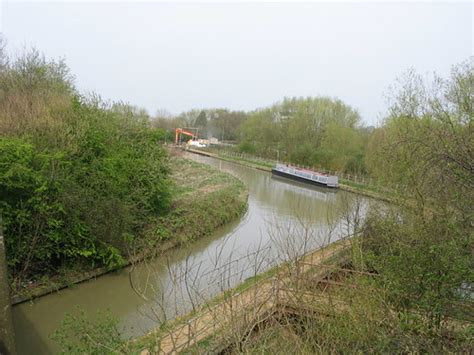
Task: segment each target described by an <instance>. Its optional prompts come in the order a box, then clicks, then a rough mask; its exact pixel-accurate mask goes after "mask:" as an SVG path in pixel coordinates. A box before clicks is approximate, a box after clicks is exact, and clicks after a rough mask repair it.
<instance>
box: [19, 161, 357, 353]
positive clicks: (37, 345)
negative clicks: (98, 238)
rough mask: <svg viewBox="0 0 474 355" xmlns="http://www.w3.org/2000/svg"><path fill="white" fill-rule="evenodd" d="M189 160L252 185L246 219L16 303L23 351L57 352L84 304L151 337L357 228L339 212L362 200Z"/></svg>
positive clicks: (90, 310)
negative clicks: (58, 333)
mask: <svg viewBox="0 0 474 355" xmlns="http://www.w3.org/2000/svg"><path fill="white" fill-rule="evenodd" d="M189 157H190V158H192V159H194V160H197V161H200V162H203V163H207V164H210V165H213V166H215V167H217V168H219V169H221V170H223V171H226V172H229V173H231V174H233V175H235V176H237V177H238V178H239V179H241V180H242V181H243V182H244V183H245V184H246V185H247V187H248V189H249V200H248V203H249V208H248V211H247V213H246V215H245V216H243V217H242V218H241V219H240V220H238V221H235V222H233V223H230V224H229V225H226V226H225V227H223V228H221V229H219V230H217V231H216V232H215V233H214V234H212V235H209V236H208V237H206V238H202V239H200V240H198V241H196V242H194V243H192V244H190V245H188V246H186V248H181V249H176V250H171V251H169V252H167V253H166V254H165V255H164V256H163V257H159V258H157V259H155V260H153V261H149V262H147V263H141V264H140V265H137V266H135V268H133V269H132V268H125V269H122V270H119V271H116V272H113V273H110V274H107V275H104V276H102V277H99V278H98V279H96V280H90V281H87V282H84V283H81V284H79V285H76V286H74V287H71V288H69V289H65V290H62V291H59V292H57V293H54V294H51V295H48V296H44V297H41V298H39V299H37V300H35V301H33V302H27V303H23V304H20V305H17V306H15V307H14V308H13V320H14V327H15V332H16V343H17V348H18V353H19V354H48V353H54V352H57V350H58V348H57V346H56V345H55V343H54V342H53V341H52V340H50V338H49V335H50V334H51V333H52V332H53V331H54V330H55V329H56V328H57V327H58V326H59V325H60V323H61V321H62V319H63V318H64V316H65V314H66V313H77V309H76V306H79V307H80V308H82V309H83V310H84V311H85V312H86V313H87V314H89V315H93V314H95V313H96V312H97V311H98V310H106V309H108V310H110V312H111V313H112V314H113V315H114V316H115V317H117V318H118V319H119V320H120V326H121V329H122V331H123V333H124V335H125V336H127V337H128V336H137V335H141V334H144V333H145V332H147V331H148V330H150V329H153V328H154V327H156V326H157V325H159V322H160V321H162V320H163V319H164V318H165V317H166V318H168V319H169V318H173V317H175V316H176V315H177V314H182V313H184V312H186V311H189V310H190V309H191V308H192V306H193V304H195V305H197V304H199V303H200V302H202V301H204V300H208V299H209V298H210V297H211V296H213V295H215V294H217V293H218V292H220V291H222V290H224V289H226V288H228V287H232V286H235V285H236V284H237V283H239V282H241V281H243V280H244V279H245V278H247V277H249V276H253V275H255V274H258V273H260V272H262V271H263V270H265V269H266V268H268V267H270V266H272V265H275V264H277V263H279V262H281V261H283V260H286V259H288V258H289V257H291V256H292V255H294V254H296V253H303V252H305V251H308V250H309V249H312V248H316V247H319V246H321V245H324V244H327V243H328V242H330V241H334V240H336V239H338V238H339V237H340V236H341V235H345V234H347V233H348V230H349V229H350V226H348V225H347V223H345V222H344V219H341V217H340V215H339V212H340V211H341V210H343V209H345V208H347V207H348V206H349V208H352V209H354V207H353V206H354V204H355V195H352V194H349V193H347V192H344V191H336V190H329V189H327V188H318V187H314V186H308V185H305V184H300V183H295V182H292V181H288V180H285V179H280V178H274V177H272V176H271V174H269V173H267V172H263V171H259V170H255V169H251V168H247V167H244V166H240V165H236V164H233V163H228V162H223V161H220V160H216V159H212V158H207V157H202V156H197V155H190V156H189ZM363 204H364V205H366V201H365V200H364V201H363ZM216 208H219V206H216ZM131 284H134V285H135V288H136V289H139V291H140V293H142V296H139V295H138V294H137V292H135V291H134V290H133V289H132V287H131ZM185 286H187V287H185Z"/></svg>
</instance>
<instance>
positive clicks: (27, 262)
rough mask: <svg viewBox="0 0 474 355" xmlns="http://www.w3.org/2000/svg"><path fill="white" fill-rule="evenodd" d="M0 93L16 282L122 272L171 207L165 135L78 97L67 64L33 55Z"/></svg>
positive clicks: (130, 114)
mask: <svg viewBox="0 0 474 355" xmlns="http://www.w3.org/2000/svg"><path fill="white" fill-rule="evenodd" d="M0 86H1V87H2V89H3V90H2V91H1V92H0V115H1V116H2V124H0V208H1V213H2V215H3V218H4V231H5V240H6V247H7V256H8V266H9V268H10V272H11V274H12V276H13V277H14V278H15V279H16V280H17V281H18V280H24V279H31V278H34V277H35V276H41V275H43V274H50V273H56V272H57V271H58V269H60V268H63V267H64V268H67V269H70V268H74V267H78V268H81V269H82V268H84V267H85V268H93V267H98V266H105V267H109V268H112V267H115V266H117V265H120V264H122V263H123V261H124V258H125V257H126V256H127V255H126V251H127V249H128V244H129V242H130V240H131V239H134V238H139V237H140V236H141V235H142V232H143V230H144V228H145V226H146V225H147V223H148V222H149V220H150V218H151V217H153V216H157V215H162V214H164V213H166V212H167V211H168V209H169V206H170V199H171V194H170V190H169V179H168V175H169V167H168V157H167V154H166V152H165V151H164V149H163V148H162V147H161V145H159V144H158V143H157V142H158V140H159V139H160V137H161V136H162V131H160V130H157V129H152V128H150V127H149V122H148V121H147V119H146V117H144V116H143V115H142V114H141V113H140V111H137V110H136V109H134V108H132V107H130V106H127V105H123V104H114V105H106V104H104V103H102V102H101V100H99V99H97V98H94V97H92V98H90V99H86V98H84V97H81V96H79V95H77V94H76V91H75V89H74V87H73V86H72V82H71V78H70V76H69V74H68V70H67V68H66V67H65V66H64V64H63V63H56V62H54V61H47V60H45V59H44V58H43V57H41V56H40V55H38V53H37V52H36V51H32V52H30V53H28V54H26V55H25V56H23V57H20V58H19V59H17V61H16V62H13V63H12V64H10V65H9V66H7V67H6V68H2V69H1V71H0ZM28 106H31V107H30V108H31V110H33V111H31V110H27V108H28ZM3 118H5V120H3Z"/></svg>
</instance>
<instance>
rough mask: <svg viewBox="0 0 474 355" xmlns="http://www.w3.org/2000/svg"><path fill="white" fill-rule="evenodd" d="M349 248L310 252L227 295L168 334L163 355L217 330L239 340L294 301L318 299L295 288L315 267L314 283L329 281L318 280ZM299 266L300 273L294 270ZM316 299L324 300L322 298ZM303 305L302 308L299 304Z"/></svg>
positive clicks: (340, 245) (339, 245) (162, 345)
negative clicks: (336, 257) (331, 260)
mask: <svg viewBox="0 0 474 355" xmlns="http://www.w3.org/2000/svg"><path fill="white" fill-rule="evenodd" d="M346 246H347V243H345V242H341V243H337V244H335V245H331V246H330V247H329V248H327V250H328V252H327V253H326V249H323V250H317V251H312V252H309V253H307V254H305V255H303V256H301V257H300V258H298V264H297V265H293V264H291V263H290V264H289V265H288V266H289V267H290V270H286V269H280V270H279V271H278V272H277V273H276V274H272V275H267V276H265V277H262V278H261V279H259V280H258V281H255V282H254V283H251V284H249V285H247V286H246V287H244V288H240V289H239V290H238V292H234V293H232V294H230V295H227V297H224V298H223V299H222V301H221V302H219V303H216V304H213V305H212V306H208V307H205V308H204V309H203V310H202V311H201V312H199V314H198V315H196V316H194V317H193V318H191V319H188V320H187V321H185V322H184V323H181V325H179V326H178V327H175V328H173V329H169V330H168V331H167V332H166V334H165V335H164V336H163V337H162V338H161V341H160V353H165V354H169V353H177V352H180V351H182V350H184V349H186V348H187V347H189V346H192V345H194V344H196V343H198V342H199V341H201V340H203V339H205V338H207V337H208V336H210V335H212V334H214V333H215V332H216V331H221V333H220V335H219V337H220V338H227V339H229V337H230V338H232V339H233V340H237V339H238V337H239V336H241V335H242V332H243V333H246V332H247V331H248V329H250V328H253V327H254V326H255V324H257V323H259V322H261V321H263V320H265V319H267V318H268V317H270V316H271V315H272V314H274V313H275V312H276V311H277V310H278V309H279V308H280V307H285V306H289V305H290V306H292V307H296V306H298V302H296V303H295V302H294V301H295V300H296V299H301V296H304V297H311V296H315V294H314V293H312V292H309V291H304V290H299V289H297V288H295V287H294V285H295V284H296V285H298V284H299V281H303V280H307V279H306V278H305V277H306V276H305V275H306V273H307V272H308V271H310V270H311V268H314V267H316V269H317V270H318V272H316V274H314V273H313V279H312V280H313V284H314V280H316V281H315V282H325V281H324V280H323V277H319V278H318V275H319V274H324V275H327V270H329V269H332V268H337V267H336V266H335V265H326V264H325V263H324V262H325V261H327V260H329V259H331V258H332V257H333V256H334V255H336V254H337V253H339V252H340V251H341V250H343V249H344V248H346ZM317 253H318V254H317ZM316 254H317V255H316ZM295 267H296V268H297V270H294V268H295ZM342 270H344V272H346V273H347V272H351V270H347V269H342ZM288 271H289V272H288ZM319 276H321V275H319ZM295 295H297V296H298V297H295ZM316 297H321V295H317V296H316ZM299 306H302V305H301V304H299ZM223 329H227V334H226V333H225V332H223ZM236 329H239V330H240V332H239V331H236Z"/></svg>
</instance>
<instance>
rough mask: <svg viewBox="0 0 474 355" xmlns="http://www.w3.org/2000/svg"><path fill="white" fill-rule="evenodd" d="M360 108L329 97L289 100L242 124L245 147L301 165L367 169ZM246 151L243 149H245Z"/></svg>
mask: <svg viewBox="0 0 474 355" xmlns="http://www.w3.org/2000/svg"><path fill="white" fill-rule="evenodd" d="M359 120H360V117H359V114H358V113H357V111H355V110H354V109H352V108H351V107H349V106H347V105H345V104H344V103H343V102H342V101H340V100H333V99H329V98H324V97H317V98H291V99H289V98H285V99H284V100H283V101H282V102H281V103H277V104H275V105H273V106H272V107H270V108H266V109H263V110H258V111H256V112H254V113H252V114H251V115H250V116H249V118H248V119H247V120H246V121H245V122H244V123H243V124H242V125H241V127H240V133H241V143H240V147H241V149H247V151H248V149H249V148H251V150H252V153H257V154H258V155H261V156H264V157H267V158H272V159H276V158H277V155H278V154H277V152H280V154H281V155H280V159H281V160H289V161H291V162H294V163H297V164H304V165H312V166H315V165H318V166H321V167H324V168H325V169H332V170H337V171H351V172H362V171H364V167H363V156H364V148H365V147H364V143H363V136H364V134H363V132H362V131H361V130H360V129H358V128H357V125H358V123H359ZM242 151H244V150H242Z"/></svg>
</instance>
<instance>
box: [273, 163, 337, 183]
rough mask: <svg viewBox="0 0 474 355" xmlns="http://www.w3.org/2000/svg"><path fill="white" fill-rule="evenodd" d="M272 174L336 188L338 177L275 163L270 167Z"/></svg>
mask: <svg viewBox="0 0 474 355" xmlns="http://www.w3.org/2000/svg"><path fill="white" fill-rule="evenodd" d="M272 174H273V175H276V176H281V177H284V178H288V179H292V180H297V181H301V182H306V183H308V184H313V185H318V186H326V187H331V188H337V186H338V181H339V179H338V177H337V176H335V175H328V174H323V173H319V172H317V171H312V170H307V169H302V168H297V167H294V166H291V165H284V164H277V165H275V167H273V168H272Z"/></svg>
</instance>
